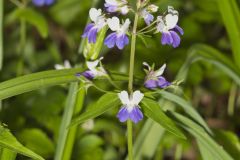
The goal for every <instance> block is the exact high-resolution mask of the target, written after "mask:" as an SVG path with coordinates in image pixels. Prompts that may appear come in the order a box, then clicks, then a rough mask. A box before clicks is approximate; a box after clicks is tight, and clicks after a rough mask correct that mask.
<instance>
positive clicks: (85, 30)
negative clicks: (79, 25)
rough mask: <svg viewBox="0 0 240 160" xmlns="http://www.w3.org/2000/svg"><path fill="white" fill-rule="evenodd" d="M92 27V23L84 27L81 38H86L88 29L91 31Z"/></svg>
mask: <svg viewBox="0 0 240 160" xmlns="http://www.w3.org/2000/svg"><path fill="white" fill-rule="evenodd" d="M92 27H94V24H93V23H89V24H88V25H87V26H86V27H85V29H84V32H83V35H82V37H83V38H86V37H87V35H88V32H89V31H90V29H92Z"/></svg>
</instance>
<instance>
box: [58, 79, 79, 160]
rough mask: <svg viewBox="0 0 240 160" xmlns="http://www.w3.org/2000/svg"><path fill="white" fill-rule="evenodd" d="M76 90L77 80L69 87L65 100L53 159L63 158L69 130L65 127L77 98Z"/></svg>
mask: <svg viewBox="0 0 240 160" xmlns="http://www.w3.org/2000/svg"><path fill="white" fill-rule="evenodd" d="M77 91H78V83H77V82H75V83H72V84H71V85H70V88H69V93H68V97H67V102H66V105H65V109H64V114H63V117H62V121H61V126H60V129H59V136H58V142H57V148H56V152H55V157H54V158H55V159H63V154H64V149H65V145H66V143H67V138H68V134H69V130H68V129H67V127H68V126H69V125H70V123H71V120H72V117H73V113H74V108H75V103H76V99H77V94H76V93H77Z"/></svg>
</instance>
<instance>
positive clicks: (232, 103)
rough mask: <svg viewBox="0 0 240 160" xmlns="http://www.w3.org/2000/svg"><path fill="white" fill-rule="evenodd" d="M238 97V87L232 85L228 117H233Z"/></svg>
mask: <svg viewBox="0 0 240 160" xmlns="http://www.w3.org/2000/svg"><path fill="white" fill-rule="evenodd" d="M236 97H237V85H236V84H235V83H233V84H232V87H231V90H230V94H229V100H228V115H229V116H233V114H234V109H235V101H236Z"/></svg>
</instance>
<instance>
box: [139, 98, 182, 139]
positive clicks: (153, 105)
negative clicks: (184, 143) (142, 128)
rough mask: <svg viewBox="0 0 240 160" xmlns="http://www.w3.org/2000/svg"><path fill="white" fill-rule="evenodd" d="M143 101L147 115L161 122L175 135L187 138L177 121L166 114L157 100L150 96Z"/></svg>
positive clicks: (143, 107)
mask: <svg viewBox="0 0 240 160" xmlns="http://www.w3.org/2000/svg"><path fill="white" fill-rule="evenodd" d="M141 103H142V105H141V106H142V109H143V111H144V114H145V115H146V116H147V117H149V118H151V119H152V120H154V121H156V122H157V123H159V124H160V125H161V126H162V127H163V128H165V129H166V130H167V131H168V132H170V133H172V134H174V135H175V136H177V137H179V138H182V139H186V137H185V136H184V134H183V133H182V131H181V130H180V129H179V128H178V127H177V126H176V125H175V123H174V122H173V121H172V120H171V119H170V118H168V117H167V116H166V115H165V113H164V112H163V111H162V109H161V107H160V106H159V105H158V103H157V102H155V101H154V100H151V99H148V98H143V101H142V102H141Z"/></svg>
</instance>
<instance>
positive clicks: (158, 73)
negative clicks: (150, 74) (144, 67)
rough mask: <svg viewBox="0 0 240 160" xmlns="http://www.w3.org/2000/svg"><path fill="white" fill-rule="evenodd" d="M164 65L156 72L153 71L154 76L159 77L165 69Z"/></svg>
mask: <svg viewBox="0 0 240 160" xmlns="http://www.w3.org/2000/svg"><path fill="white" fill-rule="evenodd" d="M166 66H167V65H166V64H164V65H163V66H162V67H161V68H159V69H158V70H157V71H155V75H156V76H157V77H158V76H161V75H162V74H163V72H164V70H165V69H166Z"/></svg>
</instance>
